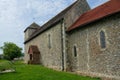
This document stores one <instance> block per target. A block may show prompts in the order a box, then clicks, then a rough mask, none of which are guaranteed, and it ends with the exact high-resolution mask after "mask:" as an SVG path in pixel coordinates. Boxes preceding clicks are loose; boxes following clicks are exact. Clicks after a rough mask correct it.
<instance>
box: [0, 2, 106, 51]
mask: <svg viewBox="0 0 120 80" xmlns="http://www.w3.org/2000/svg"><path fill="white" fill-rule="evenodd" d="M74 1H75V0H0V46H2V45H3V43H4V42H14V43H16V44H17V45H18V46H20V47H22V48H23V46H24V44H23V42H24V32H23V31H24V29H25V28H26V27H27V26H29V25H30V24H31V23H33V22H36V23H38V24H39V25H43V24H44V23H45V22H46V21H48V20H49V19H51V18H52V17H53V16H55V15H56V14H57V13H59V12H60V11H61V10H63V9H64V8H66V7H67V6H69V5H70V4H72V3H73V2H74ZM87 1H88V3H89V5H90V7H91V8H94V7H96V6H98V5H100V4H102V3H104V2H106V1H108V0H87ZM0 53H2V52H1V51H0Z"/></svg>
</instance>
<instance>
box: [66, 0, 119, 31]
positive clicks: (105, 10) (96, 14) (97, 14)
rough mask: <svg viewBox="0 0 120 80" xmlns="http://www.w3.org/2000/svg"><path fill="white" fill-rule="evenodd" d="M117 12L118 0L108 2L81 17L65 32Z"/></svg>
mask: <svg viewBox="0 0 120 80" xmlns="http://www.w3.org/2000/svg"><path fill="white" fill-rule="evenodd" d="M117 12H120V0H110V1H108V2H106V3H104V4H102V5H100V6H98V7H96V8H94V9H92V10H90V11H88V12H86V13H84V14H83V15H81V16H80V17H79V19H78V20H77V21H76V22H75V23H74V24H73V25H72V26H70V27H69V28H68V30H67V31H68V32H69V31H71V30H74V29H76V28H78V27H82V26H84V25H87V24H89V23H92V22H94V21H97V20H99V19H102V18H104V17H106V16H109V15H112V14H114V13H117Z"/></svg>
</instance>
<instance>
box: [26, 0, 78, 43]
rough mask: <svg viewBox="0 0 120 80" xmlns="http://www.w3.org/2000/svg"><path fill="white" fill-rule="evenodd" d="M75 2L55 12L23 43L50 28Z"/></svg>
mask: <svg viewBox="0 0 120 80" xmlns="http://www.w3.org/2000/svg"><path fill="white" fill-rule="evenodd" d="M76 3H77V1H76V2H74V3H73V4H71V5H70V6H69V7H67V8H66V9H64V10H63V11H62V12H60V13H59V14H57V15H56V16H55V17H53V18H52V19H51V20H49V21H48V22H47V23H46V24H44V25H43V26H42V27H41V28H39V29H38V30H37V31H36V33H34V34H33V35H32V36H31V37H29V38H28V39H27V40H26V41H25V42H24V43H27V42H29V41H30V40H32V39H33V38H35V37H36V36H38V35H39V34H40V33H42V32H44V31H45V30H47V29H49V28H51V27H52V26H53V25H54V24H56V23H57V22H59V21H60V20H61V19H62V18H63V17H64V15H65V13H67V12H68V11H69V10H70V9H71V8H72V7H73V6H74V5H75V4H76Z"/></svg>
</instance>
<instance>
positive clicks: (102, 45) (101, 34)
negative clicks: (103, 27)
mask: <svg viewBox="0 0 120 80" xmlns="http://www.w3.org/2000/svg"><path fill="white" fill-rule="evenodd" d="M100 45H101V48H106V40H105V33H104V31H101V32H100Z"/></svg>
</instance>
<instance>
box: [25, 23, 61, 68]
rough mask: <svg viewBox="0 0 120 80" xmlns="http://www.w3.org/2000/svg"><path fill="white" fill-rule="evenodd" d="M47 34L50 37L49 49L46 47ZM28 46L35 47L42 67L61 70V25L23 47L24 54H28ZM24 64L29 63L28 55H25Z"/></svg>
mask: <svg viewBox="0 0 120 80" xmlns="http://www.w3.org/2000/svg"><path fill="white" fill-rule="evenodd" d="M48 34H50V35H51V48H50V49H49V47H48ZM30 45H37V46H38V48H39V51H40V54H41V56H42V57H41V59H40V62H42V65H44V66H46V67H49V68H55V69H58V70H61V69H62V62H61V61H62V60H61V57H62V50H61V24H57V25H55V26H54V27H53V28H51V29H49V30H47V31H46V32H44V33H42V34H41V35H39V36H38V37H36V38H34V39H33V40H31V41H30V42H29V43H27V44H26V45H25V53H28V49H29V46H30ZM25 59H26V63H27V62H28V61H29V54H25Z"/></svg>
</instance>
